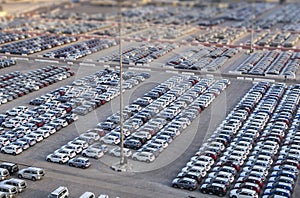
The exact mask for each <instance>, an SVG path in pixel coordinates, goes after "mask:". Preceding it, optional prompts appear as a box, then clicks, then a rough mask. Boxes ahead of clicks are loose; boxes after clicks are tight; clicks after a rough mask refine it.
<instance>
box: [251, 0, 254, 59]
mask: <svg viewBox="0 0 300 198" xmlns="http://www.w3.org/2000/svg"><path fill="white" fill-rule="evenodd" d="M253 1H254V0H252V1H251V19H250V20H251V21H250V22H251V38H250V39H251V40H250V54H251V53H253V51H254V50H253V33H254V32H253V31H254V30H253V29H254V28H253V26H254V22H253V21H254V3H253Z"/></svg>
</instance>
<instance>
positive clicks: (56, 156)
mask: <svg viewBox="0 0 300 198" xmlns="http://www.w3.org/2000/svg"><path fill="white" fill-rule="evenodd" d="M69 159H70V158H69V156H68V155H66V154H60V153H52V154H49V155H47V157H46V160H47V161H48V162H55V163H59V164H65V163H67V162H68V161H69Z"/></svg>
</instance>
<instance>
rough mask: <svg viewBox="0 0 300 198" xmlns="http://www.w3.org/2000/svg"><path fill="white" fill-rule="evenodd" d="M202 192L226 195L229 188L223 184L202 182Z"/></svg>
mask: <svg viewBox="0 0 300 198" xmlns="http://www.w3.org/2000/svg"><path fill="white" fill-rule="evenodd" d="M200 192H202V193H204V194H207V193H208V194H214V195H219V196H225V195H226V192H227V189H226V186H225V185H223V184H215V183H212V184H206V183H204V184H202V185H201V187H200Z"/></svg>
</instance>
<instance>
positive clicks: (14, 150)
mask: <svg viewBox="0 0 300 198" xmlns="http://www.w3.org/2000/svg"><path fill="white" fill-rule="evenodd" d="M1 152H3V153H7V154H13V155H18V154H20V153H22V152H23V149H22V148H21V147H20V146H17V145H13V144H12V145H7V146H4V147H2V148H1Z"/></svg>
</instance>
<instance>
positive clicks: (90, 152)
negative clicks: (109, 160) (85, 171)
mask: <svg viewBox="0 0 300 198" xmlns="http://www.w3.org/2000/svg"><path fill="white" fill-rule="evenodd" d="M103 155H104V153H103V151H101V150H100V149H96V148H88V149H85V150H83V151H82V156H83V157H92V158H95V159H99V158H101V157H102V156H103Z"/></svg>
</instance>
